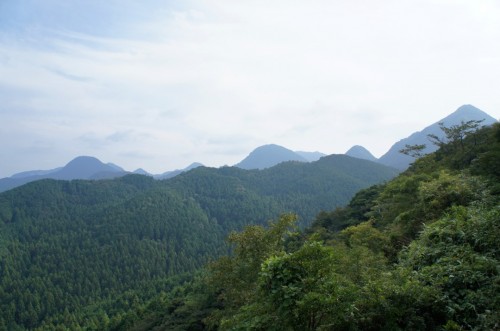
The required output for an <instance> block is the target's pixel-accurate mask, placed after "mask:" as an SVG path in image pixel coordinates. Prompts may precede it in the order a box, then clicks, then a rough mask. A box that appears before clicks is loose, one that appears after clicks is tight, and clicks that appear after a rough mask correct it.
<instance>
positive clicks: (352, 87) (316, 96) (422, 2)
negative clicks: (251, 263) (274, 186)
mask: <svg viewBox="0 0 500 331" xmlns="http://www.w3.org/2000/svg"><path fill="white" fill-rule="evenodd" d="M499 40H500V2H498V1H495V0H491V1H487V0H476V1H465V0H464V1H460V0H432V1H431V0H418V1H417V0H408V1H400V0H381V1H368V0H364V1H361V0H354V1H347V0H339V1H326V0H325V1H258V0H257V1H236V0H220V1H160V0H158V1H132V0H125V1H123V0H120V1H118V0H114V1H113V0H112V1H97V0H96V1H93V0H88V1H83V0H81V1H67V0H65V1H64V0H31V1H28V0H24V1H23V0H0V140H1V141H2V143H1V144H0V156H1V159H2V161H1V163H0V177H5V176H10V175H12V174H13V173H17V172H20V171H25V170H33V169H50V168H54V167H57V166H60V165H64V164H65V163H67V162H68V161H70V160H71V159H72V158H74V157H76V156H78V155H92V156H96V157H98V158H99V159H101V160H102V161H104V162H113V163H116V164H118V165H121V166H123V167H124V168H125V169H127V170H134V169H136V168H139V167H142V168H144V169H146V170H147V171H150V172H153V173H161V172H164V171H167V170H172V169H176V168H182V167H185V166H187V165H188V164H190V163H192V162H195V161H196V162H202V163H204V164H206V165H208V166H221V165H224V164H229V165H231V164H234V163H236V162H238V161H240V160H241V159H242V158H243V157H245V156H246V155H247V154H248V153H249V152H250V151H251V150H252V149H254V148H255V147H257V146H259V145H263V144H268V143H275V144H279V145H282V146H285V147H287V148H290V149H293V150H306V151H317V150H318V151H321V152H323V153H327V154H331V153H343V152H345V151H346V150H347V149H349V148H350V147H351V146H352V145H355V144H359V145H363V146H365V147H366V148H368V149H369V150H370V151H371V152H372V153H373V154H375V155H376V156H380V155H382V154H383V153H384V152H386V151H387V150H388V149H389V147H390V146H391V145H392V143H394V142H395V141H397V140H399V139H401V138H404V137H406V136H408V135H409V134H410V133H412V132H414V131H417V130H420V129H422V128H423V127H425V126H427V125H428V124H431V123H434V122H436V121H438V120H439V119H441V118H443V117H445V116H446V115H448V114H449V113H451V112H453V111H454V110H455V109H456V108H458V107H459V106H461V105H462V104H473V105H474V106H476V107H478V108H480V109H482V110H484V111H486V112H487V113H489V114H490V115H492V116H493V117H495V118H499V117H500V98H499V97H498V94H499V92H498V91H499V88H500V43H499V42H498V41H499Z"/></svg>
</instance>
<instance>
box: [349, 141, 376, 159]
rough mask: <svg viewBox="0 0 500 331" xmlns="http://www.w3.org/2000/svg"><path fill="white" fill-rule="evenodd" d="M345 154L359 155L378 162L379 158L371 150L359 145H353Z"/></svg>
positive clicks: (361, 157)
mask: <svg viewBox="0 0 500 331" xmlns="http://www.w3.org/2000/svg"><path fill="white" fill-rule="evenodd" d="M345 155H348V156H352V157H357V158H358V159H363V160H368V161H373V162H377V158H376V157H375V156H373V154H372V153H370V151H368V150H367V149H366V148H364V147H363V146H359V145H354V146H352V147H351V148H350V149H349V150H348V151H347V152H345Z"/></svg>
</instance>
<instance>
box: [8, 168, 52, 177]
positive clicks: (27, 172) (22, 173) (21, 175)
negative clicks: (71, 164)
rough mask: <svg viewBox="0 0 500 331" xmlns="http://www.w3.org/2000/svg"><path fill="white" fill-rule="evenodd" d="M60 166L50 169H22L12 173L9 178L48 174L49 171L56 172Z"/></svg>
mask: <svg viewBox="0 0 500 331" xmlns="http://www.w3.org/2000/svg"><path fill="white" fill-rule="evenodd" d="M61 169H62V167H59V168H55V169H50V170H30V171H23V172H20V173H18V174H14V175H12V176H11V177H10V178H25V177H31V176H43V175H48V174H50V173H53V172H56V171H58V170H61Z"/></svg>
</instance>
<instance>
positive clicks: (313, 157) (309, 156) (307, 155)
mask: <svg viewBox="0 0 500 331" xmlns="http://www.w3.org/2000/svg"><path fill="white" fill-rule="evenodd" d="M295 153H296V154H298V155H300V156H302V157H303V158H304V159H306V160H307V161H309V162H314V161H318V160H319V159H320V158H322V157H323V156H326V154H323V153H321V152H303V151H295Z"/></svg>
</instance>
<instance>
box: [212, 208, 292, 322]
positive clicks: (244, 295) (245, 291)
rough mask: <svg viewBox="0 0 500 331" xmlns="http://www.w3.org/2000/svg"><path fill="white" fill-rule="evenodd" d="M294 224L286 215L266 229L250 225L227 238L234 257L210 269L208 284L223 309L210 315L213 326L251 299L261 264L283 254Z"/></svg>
mask: <svg viewBox="0 0 500 331" xmlns="http://www.w3.org/2000/svg"><path fill="white" fill-rule="evenodd" d="M296 221H297V218H296V216H295V215H292V214H285V215H282V216H281V217H280V218H279V219H278V220H277V221H275V222H270V223H269V227H268V228H264V227H262V226H259V225H253V226H248V227H246V228H245V229H244V230H243V231H242V232H239V233H237V232H233V233H231V234H230V235H229V239H228V240H229V242H230V243H231V244H232V245H234V250H233V251H234V255H233V256H231V257H223V258H221V259H219V260H218V261H216V262H214V263H213V264H211V265H210V267H209V270H210V277H209V279H208V283H209V285H210V286H211V287H212V288H214V291H216V292H218V293H219V300H220V302H221V303H222V304H223V306H224V309H225V310H224V311H220V312H219V313H214V314H213V316H212V323H213V324H218V323H221V325H224V324H225V323H228V322H227V321H226V320H227V319H228V318H229V316H230V315H232V313H233V310H234V309H235V308H238V307H240V306H242V305H244V304H246V303H248V302H251V301H252V300H253V299H254V297H255V293H256V288H257V280H258V276H259V271H260V266H261V264H262V263H263V262H264V261H265V260H266V259H267V258H268V257H270V256H273V255H276V254H280V253H283V252H284V249H285V246H284V243H285V239H286V237H287V236H289V235H290V234H291V233H292V231H293V229H294V226H295V223H296Z"/></svg>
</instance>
